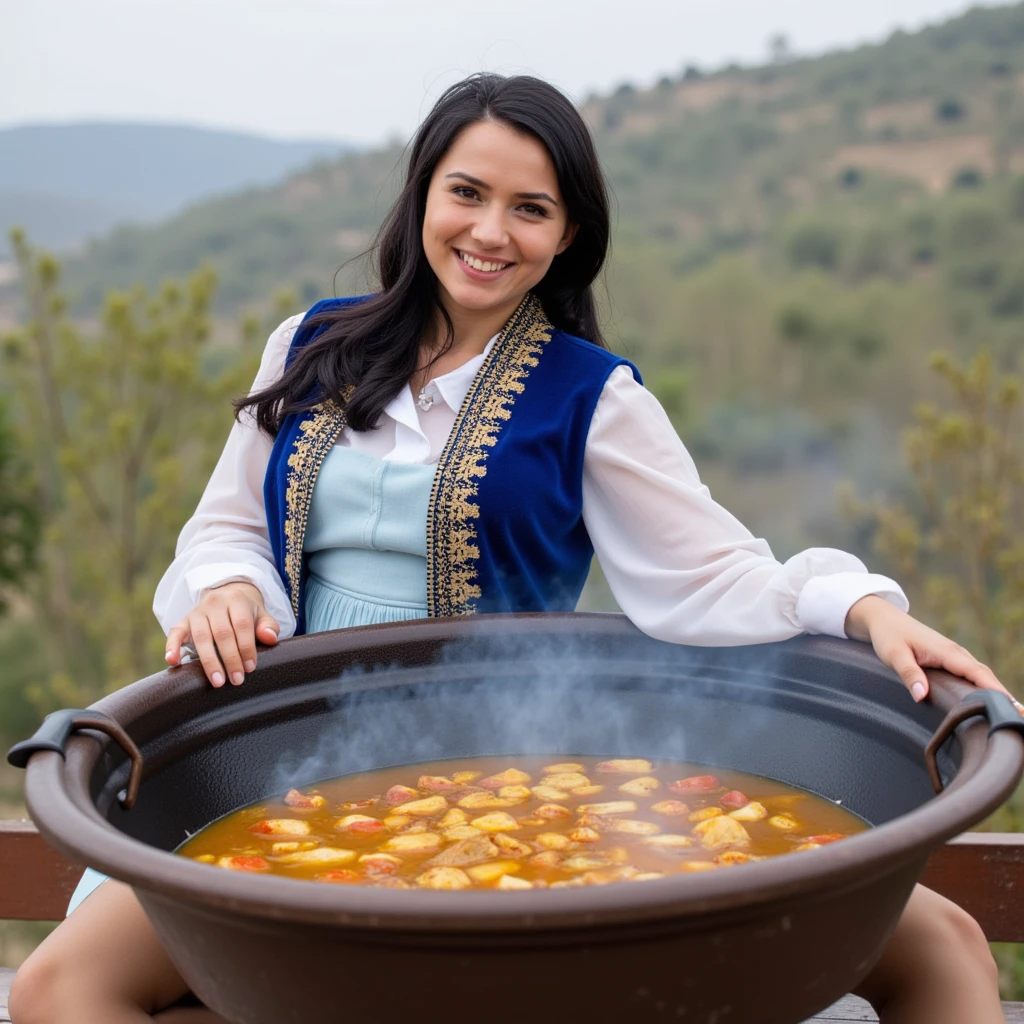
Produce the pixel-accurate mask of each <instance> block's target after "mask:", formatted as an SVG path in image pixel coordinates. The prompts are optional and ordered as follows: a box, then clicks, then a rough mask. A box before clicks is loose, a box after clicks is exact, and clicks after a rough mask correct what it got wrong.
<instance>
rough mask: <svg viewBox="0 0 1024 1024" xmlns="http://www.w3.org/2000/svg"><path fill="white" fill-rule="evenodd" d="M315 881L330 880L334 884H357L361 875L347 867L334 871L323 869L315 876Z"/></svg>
mask: <svg viewBox="0 0 1024 1024" xmlns="http://www.w3.org/2000/svg"><path fill="white" fill-rule="evenodd" d="M316 881H317V882H332V883H333V884H334V885H358V884H359V883H360V882H362V881H363V876H362V875H361V874H359V872H358V871H352V870H350V869H349V868H338V869H337V870H335V871H324V872H323V873H322V874H319V875H317V876H316Z"/></svg>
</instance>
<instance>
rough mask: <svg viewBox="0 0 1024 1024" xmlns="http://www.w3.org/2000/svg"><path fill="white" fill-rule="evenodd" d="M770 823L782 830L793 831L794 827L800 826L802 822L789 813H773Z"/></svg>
mask: <svg viewBox="0 0 1024 1024" xmlns="http://www.w3.org/2000/svg"><path fill="white" fill-rule="evenodd" d="M768 824H769V825H771V827H772V828H777V829H778V830H779V831H780V832H792V831H793V829H796V828H799V827H800V822H798V821H797V820H796V818H794V817H792V816H791V815H789V814H773V815H772V816H771V817H770V818H769V819H768Z"/></svg>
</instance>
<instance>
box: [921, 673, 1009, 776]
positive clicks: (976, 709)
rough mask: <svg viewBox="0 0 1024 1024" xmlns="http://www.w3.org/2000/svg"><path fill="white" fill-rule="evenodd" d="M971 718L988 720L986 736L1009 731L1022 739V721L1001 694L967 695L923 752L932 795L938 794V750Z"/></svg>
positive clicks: (984, 691)
mask: <svg viewBox="0 0 1024 1024" xmlns="http://www.w3.org/2000/svg"><path fill="white" fill-rule="evenodd" d="M975 715H984V716H985V717H986V718H987V719H988V722H989V726H988V734H989V736H991V735H992V733H994V732H999V731H1000V730H1001V729H1013V730H1014V731H1015V732H1019V733H1020V734H1021V735H1022V736H1024V717H1021V713H1020V711H1018V710H1017V708H1016V707H1015V706H1014V702H1013V701H1011V700H1010V698H1009V697H1007V696H1006V694H1005V693H1000V692H999V691H998V690H975V691H974V692H973V693H970V694H969V695H968V696H966V697H964V699H963V700H962V701H960V703H959V704H957V705H956V707H954V708H953V709H952V710H951V711H950V712H949V714H948V715H946V717H945V719H944V720H943V722H942V724H941V725H940V726H939V727H938V729H936V730H935V735H934V736H932V738H931V739H930V740H929V741H928V746H927V747H925V749H924V759H925V764H926V765H927V766H928V776H929V778H930V779H931V780H932V785H933V786H934V787H935V792H936V793H941V792H942V776H941V775H940V774H939V765H938V753H939V747H941V746H942V744H943V743H945V742H946V740H948V739H949V737H950V735H951V734H952V732H953V730H954V729H955V728H956V727H957V726H958V725H960V723H961V722H965V721H967V719H968V718H973V717H974V716H975Z"/></svg>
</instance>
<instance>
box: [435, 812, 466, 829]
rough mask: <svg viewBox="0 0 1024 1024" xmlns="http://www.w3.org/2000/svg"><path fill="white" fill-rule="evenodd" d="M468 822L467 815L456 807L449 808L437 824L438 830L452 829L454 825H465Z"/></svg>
mask: <svg viewBox="0 0 1024 1024" xmlns="http://www.w3.org/2000/svg"><path fill="white" fill-rule="evenodd" d="M467 821H469V815H468V814H467V813H466V812H465V811H463V810H461V809H460V808H458V807H449V808H448V810H447V811H445V813H444V816H443V817H442V818H441V820H440V821H439V822H438V823H437V824H438V826H439V827H440V828H452V827H453V826H455V825H465V824H466V822H467Z"/></svg>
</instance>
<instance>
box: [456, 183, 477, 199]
mask: <svg viewBox="0 0 1024 1024" xmlns="http://www.w3.org/2000/svg"><path fill="white" fill-rule="evenodd" d="M452 194H453V195H457V196H458V197H459V198H460V199H476V197H477V192H476V189H475V188H470V186H469V185H456V186H455V188H453V189H452Z"/></svg>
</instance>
